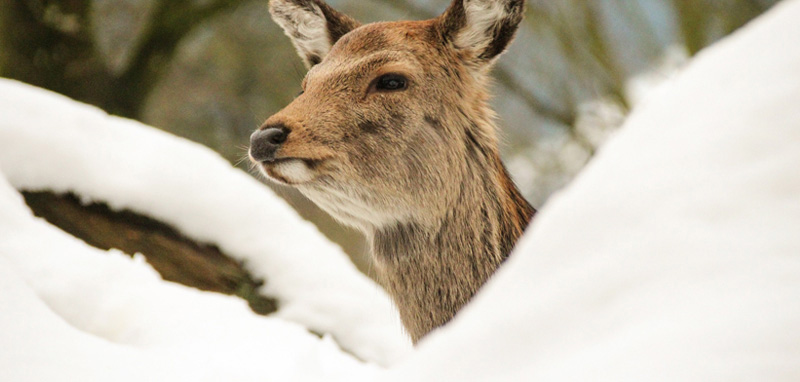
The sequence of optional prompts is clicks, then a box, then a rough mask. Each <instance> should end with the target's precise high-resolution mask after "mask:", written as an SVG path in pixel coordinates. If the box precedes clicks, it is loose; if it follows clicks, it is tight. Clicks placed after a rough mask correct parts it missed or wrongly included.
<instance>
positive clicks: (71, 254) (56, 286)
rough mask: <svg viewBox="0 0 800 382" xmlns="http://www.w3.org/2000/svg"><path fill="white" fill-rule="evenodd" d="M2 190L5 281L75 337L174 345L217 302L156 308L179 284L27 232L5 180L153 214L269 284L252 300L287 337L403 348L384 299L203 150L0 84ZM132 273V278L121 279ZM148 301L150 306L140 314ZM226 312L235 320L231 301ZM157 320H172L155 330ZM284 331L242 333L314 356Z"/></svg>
mask: <svg viewBox="0 0 800 382" xmlns="http://www.w3.org/2000/svg"><path fill="white" fill-rule="evenodd" d="M2 178H5V180H3V179H2ZM0 180H2V183H3V187H5V188H8V190H4V191H3V194H2V195H4V196H5V198H4V199H3V200H0V203H2V204H4V208H3V209H6V210H7V211H3V213H4V215H5V216H3V217H2V221H0V227H1V229H0V237H1V238H2V240H0V257H5V258H6V260H7V262H8V263H10V264H11V265H13V273H16V274H17V275H18V279H21V280H24V281H25V282H26V283H27V285H28V286H29V288H31V290H32V292H33V293H35V294H36V295H38V296H39V297H40V298H41V299H42V300H43V301H44V302H45V303H46V304H47V306H49V307H50V308H51V309H53V311H54V312H55V313H56V314H57V315H60V316H62V317H64V318H65V319H66V320H67V321H69V322H70V323H71V324H73V325H75V326H76V327H77V328H79V329H81V330H85V331H88V332H91V333H93V334H95V335H99V336H100V337H102V338H106V339H109V340H114V339H115V338H117V337H119V336H122V337H124V338H126V341H125V342H126V343H130V344H135V345H137V346H138V345H142V344H150V343H151V342H159V341H166V340H168V339H169V338H171V337H169V336H170V335H171V334H170V331H173V330H174V331H175V333H173V334H174V335H176V336H179V337H181V338H187V337H188V336H189V334H188V333H193V334H192V335H194V334H196V333H195V332H194V331H196V330H198V326H195V324H193V323H192V322H193V321H198V320H201V319H202V320H206V317H205V315H206V314H207V313H209V311H208V310H207V309H212V308H202V309H203V310H202V312H203V314H198V315H193V314H191V313H190V312H192V311H194V310H195V309H201V308H200V306H201V305H203V304H205V303H206V302H201V300H202V301H210V300H214V299H219V298H221V297H219V296H208V297H202V299H201V298H200V297H198V298H197V301H196V302H193V303H187V304H189V305H185V304H183V303H181V302H179V301H180V300H181V299H183V298H189V297H186V296H188V295H191V294H192V293H193V292H187V291H182V292H180V293H181V295H180V296H181V297H180V298H179V297H178V295H176V296H175V297H174V299H173V298H164V299H159V297H158V296H159V295H164V296H166V295H170V293H171V292H164V291H166V290H172V289H175V288H177V287H175V286H173V285H166V284H165V285H161V284H164V283H163V282H161V281H160V280H159V279H158V277H157V276H156V275H154V274H153V272H152V271H151V270H150V269H149V267H144V268H147V270H146V271H145V270H141V269H140V270H138V271H136V272H138V273H131V272H134V271H133V270H129V268H131V264H130V261H128V260H124V259H123V258H122V257H121V256H118V255H111V256H109V255H108V254H105V253H103V252H102V251H98V250H95V249H92V248H89V247H86V246H85V245H83V243H82V242H80V241H78V240H74V239H72V238H70V237H63V236H65V235H63V234H62V233H61V232H60V231H58V230H56V229H54V228H52V227H49V226H47V225H46V224H44V223H41V222H34V221H33V218H32V216H31V214H30V212H29V211H28V210H27V209H26V208H25V207H24V205H23V204H21V202H20V197H19V195H18V194H17V193H16V191H14V190H13V189H12V188H9V186H8V185H7V184H6V181H7V182H8V183H10V185H11V186H13V188H15V189H24V190H53V191H56V192H68V191H69V192H74V193H76V194H78V195H81V196H82V197H84V198H85V199H86V200H87V201H88V200H94V201H102V202H106V203H108V204H109V205H111V206H112V208H119V209H123V208H125V209H130V210H132V211H135V212H139V213H142V214H145V215H148V216H152V217H155V218H157V219H159V220H161V221H164V222H166V223H169V224H171V225H173V226H175V227H177V228H178V229H179V230H180V231H182V232H183V233H184V234H186V235H187V236H189V237H191V238H193V239H195V240H198V241H200V242H208V243H214V244H217V245H218V246H219V247H220V248H221V249H222V250H223V251H224V252H226V253H228V254H230V255H232V256H234V257H236V258H238V259H240V260H243V261H245V262H246V265H247V267H248V268H249V269H250V270H251V271H252V272H253V273H254V274H255V275H256V276H260V277H263V278H264V279H266V280H267V283H266V285H265V287H264V293H266V294H268V295H270V296H274V297H276V298H278V299H279V300H280V303H281V309H280V310H279V312H278V313H277V314H276V315H275V316H276V317H275V318H271V319H268V321H269V322H274V321H279V320H283V321H288V322H293V323H296V324H299V325H294V326H292V325H290V324H289V323H287V322H281V324H280V325H282V326H280V328H284V327H286V328H289V327H291V328H293V329H291V330H289V329H286V330H287V331H289V332H292V333H295V332H297V333H299V332H302V331H304V329H302V328H301V326H300V325H302V327H305V328H309V329H312V330H314V331H316V332H321V333H330V334H331V335H332V336H333V337H334V338H335V340H336V342H337V343H338V344H339V345H341V346H342V347H343V348H344V349H346V350H347V351H350V352H352V353H353V354H355V355H357V356H358V357H360V358H362V359H365V360H368V361H373V362H377V363H379V364H384V365H386V364H389V363H392V362H394V361H395V360H396V359H398V358H399V357H401V356H402V355H404V354H405V353H407V352H408V351H409V350H410V343H409V341H408V340H407V338H406V336H405V335H404V334H403V332H402V329H401V325H400V321H399V318H398V317H397V314H396V312H395V310H394V308H393V306H392V305H391V303H390V301H389V298H388V296H387V295H386V294H385V293H384V292H383V291H382V289H380V288H379V287H378V286H377V285H375V284H374V283H372V282H371V281H370V280H369V279H368V278H366V277H365V276H363V275H362V274H360V273H359V272H358V271H357V270H356V269H355V267H354V266H353V265H352V264H351V263H350V262H349V260H348V259H347V257H346V256H345V255H344V254H343V253H342V251H341V249H340V248H339V247H338V246H336V245H334V244H332V243H330V242H329V241H327V240H326V239H325V238H324V237H322V236H321V235H320V233H319V232H318V231H317V230H316V228H315V227H313V226H312V225H311V224H310V223H307V222H305V221H303V220H302V219H301V218H300V217H298V216H297V214H296V213H295V212H294V211H292V210H291V209H290V208H289V207H288V206H287V205H286V204H285V203H284V202H283V201H282V200H280V199H279V198H278V197H276V196H275V195H274V194H273V193H272V192H271V191H270V190H269V189H267V188H266V187H264V186H263V185H261V184H260V183H258V182H257V181H256V180H254V179H252V178H251V177H250V176H248V175H247V174H245V173H243V172H241V171H239V170H237V169H234V168H232V167H231V166H230V165H229V164H228V163H227V162H225V161H224V160H223V159H222V158H221V157H219V156H218V155H217V154H215V153H213V152H212V151H211V150H209V149H207V148H205V147H202V146H200V145H197V144H193V143H191V142H189V141H187V140H184V139H180V138H177V137H174V136H172V135H169V134H167V133H164V132H162V131H159V130H156V129H154V128H151V127H148V126H145V125H142V124H140V123H137V122H135V121H130V120H126V119H122V118H117V117H111V116H108V115H106V114H105V113H103V112H102V111H100V110H98V109H96V108H93V107H89V106H86V105H81V104H77V103H75V102H74V101H71V100H68V99H67V98H65V97H63V96H60V95H57V94H54V93H50V92H47V91H44V90H41V89H37V88H34V87H31V86H28V85H24V84H21V83H18V82H14V81H10V80H5V79H0ZM10 211H14V212H13V213H12V212H10ZM34 223H35V224H34ZM94 257H99V258H104V259H105V258H114V259H115V260H113V261H114V262H115V263H114V264H115V265H113V267H118V268H119V269H117V268H105V267H106V266H105V265H101V263H99V262H98V261H101V260H95V259H93V258H94ZM102 261H112V260H107V259H105V260H102ZM93 267H100V268H97V269H95V268H93ZM140 268H142V267H140ZM109 269H111V270H109ZM129 273H130V274H129ZM132 275H135V276H132ZM143 275H148V276H147V278H148V280H149V279H152V283H151V284H152V285H151V287H152V290H144V289H143V290H141V291H139V292H137V291H136V290H137V289H138V288H139V287H140V286H141V287H142V288H144V286H143V285H145V284H141V285H140V282H139V281H141V280H138V278H140V277H145V276H143ZM131 277H133V278H134V279H135V280H128V279H129V278H131ZM147 285H150V284H147ZM112 292H113V293H112ZM115 293H118V294H115ZM176 293H178V292H176ZM202 295H206V294H202ZM146 299H154V300H156V301H154V302H153V303H152V304H151V303H147V304H145V305H141V304H144V300H146ZM189 299H190V300H191V299H192V298H189ZM193 301H194V300H193ZM226 301H227V300H226ZM134 302H135V303H134ZM124 303H131V304H132V305H130V306H122V305H123V304H124ZM140 303H141V304H140ZM192 304H195V305H192ZM224 304H226V305H225V306H227V305H235V306H236V307H237V308H235V310H236V311H237V312H239V311H241V310H242V309H239V308H238V307H239V305H241V303H239V302H238V301H237V302H236V303H233V302H230V301H229V302H225V303H224ZM221 306H222V305H220V309H221ZM225 309H229V308H225ZM230 309H234V308H230ZM140 310H143V311H140ZM180 310H183V311H184V313H180V312H177V311H180ZM240 313H241V312H240ZM162 314H164V315H166V316H169V317H173V318H174V321H170V320H172V318H170V319H169V320H167V319H165V318H164V319H163V320H162V318H159V316H160V315H162ZM237 314H238V313H237ZM242 314H243V313H242ZM148 315H152V317H151V316H148ZM225 316H226V317H227V314H226V315H225ZM131 317H134V318H131ZM236 317H238V316H236ZM150 319H153V320H155V321H154V323H155V324H156V325H163V327H162V328H161V329H163V330H161V329H159V330H156V329H154V327H145V324H146V323H149V320H150ZM226 319H227V318H226ZM231 319H232V318H231ZM159 320H160V321H159ZM184 320H185V321H186V322H185V323H184ZM213 322H214V323H215V324H218V325H220V328H219V329H217V330H212V329H210V328H211V324H210V323H208V324H202V325H201V326H202V327H203V328H205V329H206V330H211V331H212V332H213V333H209V334H208V335H212V334H213V335H215V336H222V335H223V333H224V334H225V335H232V336H235V335H236V334H242V333H228V332H227V330H228V329H230V327H231V325H230V324H226V325H223V324H222V321H213ZM226 322H227V321H226ZM198 325H200V324H198ZM259 325H261V326H259ZM263 325H265V324H258V325H256V327H254V328H253V330H261V329H260V328H261V327H262V326H263ZM269 325H278V324H272V323H271V324H269ZM277 327H278V326H275V328H277ZM182 328H185V329H186V331H187V332H186V333H184V332H183V329H182ZM257 328H258V329H257ZM0 330H5V328H4V327H0ZM220 330H222V332H220ZM281 330H283V329H281ZM279 331H280V330H278V329H271V331H270V333H275V332H279ZM181 333H182V334H181ZM297 333H295V334H297ZM295 334H292V335H290V336H289V337H286V338H284V337H275V336H264V337H262V336H261V335H256V334H253V335H252V336H253V338H256V337H258V338H260V339H261V340H263V341H265V342H270V341H274V342H275V343H274V344H273V345H270V346H273V347H279V346H284V345H286V346H288V347H292V346H295V345H294V344H292V345H287V344H285V343H283V342H282V339H287V340H289V339H291V341H289V342H294V341H297V343H298V344H300V343H305V344H306V345H303V346H307V349H312V348H313V349H315V348H316V347H318V346H320V345H313V346H312V345H311V344H309V343H308V341H310V340H301V339H297V338H295V337H294V336H295ZM297 335H298V336H299V334H297ZM162 336H167V337H162ZM245 337H247V336H245ZM198 338H205V337H198ZM304 341H305V342H304ZM317 342H319V341H317ZM297 346H300V345H297ZM250 349H251V350H254V351H255V350H256V349H255V348H250ZM255 354H257V353H255ZM262 354H269V353H262ZM287 354H291V351H288V350H287ZM261 358H262V359H264V358H265V357H261ZM248 359H249V358H248ZM276 362H281V361H277V360H276ZM273 363H274V362H273V361H268V364H270V365H272V364H273ZM295 363H296V362H288V363H287V362H283V364H284V365H286V364H292V365H294V364H295ZM295 366H296V365H295Z"/></svg>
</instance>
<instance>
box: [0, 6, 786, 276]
mask: <svg viewBox="0 0 800 382" xmlns="http://www.w3.org/2000/svg"><path fill="white" fill-rule="evenodd" d="M329 2H330V3H331V4H332V5H333V6H335V7H336V8H338V9H340V10H342V11H344V12H345V13H348V14H350V15H352V16H354V17H356V18H357V19H359V20H360V21H362V22H371V21H380V20H397V19H425V18H430V17H434V16H436V15H438V14H439V13H441V11H442V10H443V9H444V8H445V7H446V5H447V3H449V1H448V0H435V1H422V0H371V1H365V0H330V1H329ZM776 2H777V1H776V0H597V1H590V0H561V1H547V0H529V1H528V9H527V15H526V20H525V22H524V24H523V25H522V27H521V28H520V31H519V34H518V37H517V40H516V41H515V42H514V44H513V46H512V48H511V49H510V51H509V52H508V53H507V54H506V55H505V56H504V57H503V58H502V59H501V60H500V62H499V64H498V65H497V67H496V69H495V70H494V76H495V78H496V83H495V86H494V92H495V98H494V100H493V103H494V105H495V109H496V110H497V111H498V114H499V116H500V119H501V122H500V126H502V129H503V132H502V135H503V137H504V145H503V147H502V150H503V154H504V159H505V162H506V163H507V165H508V167H509V169H510V171H511V172H512V175H513V177H514V179H515V181H516V182H517V183H518V185H519V186H520V188H521V189H522V191H523V192H524V193H525V195H526V196H527V197H528V199H529V200H530V201H531V202H532V204H533V205H535V206H537V207H538V206H541V205H542V204H543V203H544V201H545V200H547V198H548V196H549V195H551V194H552V193H553V192H554V191H556V190H558V189H559V188H560V187H562V186H563V185H564V184H565V183H567V182H568V181H569V180H570V179H571V178H572V176H573V175H574V174H576V172H577V171H578V170H579V169H580V168H581V167H582V166H583V165H584V164H585V163H586V161H587V160H588V159H589V158H590V157H591V156H592V155H593V154H594V152H595V151H596V150H597V149H598V147H599V146H600V145H601V144H602V142H603V141H604V140H605V139H606V137H607V136H608V135H609V134H610V133H612V132H613V131H614V130H615V129H616V128H617V127H618V126H620V124H621V123H622V122H623V121H624V119H625V116H626V115H627V114H628V112H629V111H630V110H631V108H632V107H633V106H634V105H636V104H637V103H638V102H640V101H641V100H642V99H643V98H644V97H645V95H646V94H647V92H648V90H649V89H651V88H652V87H653V86H654V85H655V84H657V83H658V82H659V81H660V80H662V79H664V78H665V77H666V76H668V75H669V74H670V73H671V72H673V71H674V70H675V69H678V68H680V66H681V65H682V64H683V63H684V62H686V61H687V59H688V58H689V57H691V56H692V55H694V54H695V53H697V52H698V51H699V50H700V49H702V48H703V47H705V46H708V45H709V44H711V43H713V42H715V41H717V40H718V39H720V38H722V37H723V36H725V35H727V34H730V33H731V32H733V31H735V30H736V29H737V28H739V27H740V26H742V25H744V24H745V23H747V22H748V21H749V20H751V19H753V18H754V17H756V16H758V15H759V14H761V13H763V12H765V11H766V10H767V9H769V8H770V7H771V6H772V5H774V3H776ZM267 3H268V2H267V0H169V1H167V0H0V76H2V77H8V78H13V79H18V80H21V81H24V82H27V83H30V84H33V85H36V86H40V87H44V88H47V89H51V90H54V91H56V92H59V93H62V94H65V95H67V96H69V97H71V98H73V99H76V100H79V101H83V102H86V103H90V104H93V105H96V106H99V107H101V108H102V109H104V110H105V111H107V112H109V113H111V114H116V115H120V116H124V117H129V118H133V119H137V120H140V121H142V122H144V123H146V124H150V125H153V126H156V127H159V128H161V129H164V130H167V131H169V132H172V133H174V134H177V135H180V136H183V137H187V138H189V139H192V140H194V141H197V142H200V143H202V144H204V145H206V146H208V147H211V148H213V149H214V150H216V151H217V152H219V153H220V154H222V155H223V156H224V157H225V158H227V159H228V160H229V161H230V162H231V163H234V164H237V165H239V166H241V167H243V168H246V167H247V161H246V160H243V159H242V158H243V157H244V156H245V154H246V145H247V142H248V137H249V135H250V134H251V132H252V131H253V130H254V129H255V128H256V127H257V126H258V125H259V124H260V123H261V122H262V121H263V120H264V119H266V118H267V117H268V116H270V115H271V114H272V113H274V112H277V111H278V110H280V109H281V108H282V107H283V105H286V104H287V103H288V102H289V101H290V100H291V99H292V98H293V97H294V96H295V95H296V94H297V92H298V91H299V84H300V81H301V79H302V78H303V76H304V73H305V69H304V67H303V65H302V63H301V61H300V60H299V58H297V56H296V54H295V52H294V50H293V48H292V47H291V45H290V43H289V41H288V39H287V38H286V37H285V36H284V35H283V33H282V32H281V30H280V29H279V28H278V26H277V25H275V24H274V23H273V22H272V21H271V20H270V18H269V13H268V10H267ZM278 192H279V193H280V194H281V195H282V196H284V197H285V198H286V199H288V200H289V201H290V203H291V204H292V205H293V206H294V207H295V208H296V209H297V210H298V211H300V213H301V215H303V216H304V217H305V218H306V219H309V220H311V221H313V222H314V223H315V224H317V226H319V227H320V229H321V230H322V231H323V232H324V233H325V234H326V235H327V236H328V237H330V238H332V239H333V240H334V241H336V242H337V243H339V244H340V245H342V246H343V248H344V249H345V251H346V252H348V253H349V254H350V255H351V256H353V257H354V258H355V260H356V262H357V263H358V264H359V266H360V267H362V269H367V268H368V265H366V262H365V260H364V248H365V246H364V243H363V241H362V239H361V238H360V236H359V234H357V233H355V232H352V231H349V230H347V229H345V228H342V227H341V226H340V225H339V224H337V223H336V222H334V221H332V220H331V219H330V218H329V217H327V215H326V214H325V213H324V212H321V211H320V210H318V209H317V208H316V207H315V206H313V205H312V204H311V203H310V202H308V201H307V200H305V199H304V198H303V197H302V196H300V195H299V194H297V193H295V192H293V191H292V190H288V189H282V188H281V189H278Z"/></svg>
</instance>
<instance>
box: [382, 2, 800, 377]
mask: <svg viewBox="0 0 800 382" xmlns="http://www.w3.org/2000/svg"><path fill="white" fill-rule="evenodd" d="M798 20H800V1H796V0H795V1H788V2H783V3H781V4H778V5H777V6H776V8H775V9H774V10H772V11H771V12H769V13H768V14H767V15H765V16H764V17H762V18H760V19H758V20H756V21H755V22H753V23H752V24H751V25H749V26H747V27H746V28H744V29H743V30H741V31H739V32H738V33H736V34H735V35H733V36H731V37H730V38H728V39H726V40H725V41H723V42H721V43H719V44H717V45H716V46H714V47H712V48H710V49H708V50H707V51H704V52H702V53H701V54H700V55H699V56H698V57H697V58H696V59H695V60H694V62H693V63H691V64H690V65H689V67H688V68H687V69H686V71H685V72H683V73H682V74H681V75H679V77H678V78H676V79H675V81H674V82H671V83H670V84H668V85H667V87H666V88H663V89H661V90H660V92H659V93H658V94H655V95H654V98H652V99H650V100H649V101H647V103H646V104H645V105H644V107H643V108H641V109H639V110H636V111H635V112H634V115H632V116H631V117H630V119H629V120H628V121H627V124H626V125H625V126H624V127H623V129H622V131H621V132H620V133H619V134H618V136H617V137H616V138H615V139H614V140H613V141H612V142H611V143H609V144H608V145H607V146H605V147H604V148H603V150H602V152H601V153H600V154H599V155H598V156H597V158H596V159H595V160H594V161H593V162H592V163H591V164H590V165H589V167H588V168H587V169H585V170H584V172H583V173H582V174H581V175H580V176H579V177H578V179H577V180H576V181H575V182H574V183H573V184H572V185H571V186H570V187H569V188H568V189H567V190H566V191H565V192H563V193H562V194H561V195H559V196H557V197H556V198H555V199H554V200H553V201H552V202H551V203H550V204H549V205H547V206H545V208H544V210H543V211H542V212H541V213H540V214H539V215H538V216H537V218H536V221H535V222H534V223H533V226H532V227H531V228H530V229H529V232H528V233H527V235H526V237H525V238H524V239H523V241H522V243H521V244H520V245H519V247H518V248H517V250H516V252H515V254H514V255H513V256H512V257H511V258H510V260H509V262H508V264H507V266H505V267H504V268H502V269H501V270H500V272H499V273H498V274H497V276H496V277H495V278H494V279H493V280H492V281H491V282H490V283H489V284H487V286H486V288H485V289H484V290H483V291H482V293H480V294H479V295H478V296H477V297H476V299H475V301H474V302H473V303H472V304H470V305H469V306H468V307H467V308H466V309H465V310H464V311H463V312H462V314H460V315H459V316H458V317H456V319H455V320H454V321H453V322H452V324H450V325H448V326H447V327H445V328H444V329H442V330H440V331H439V332H437V333H434V334H433V335H432V336H431V337H430V338H428V341H423V343H422V344H421V346H420V347H419V349H418V350H417V351H416V352H415V353H414V355H413V356H412V358H411V359H409V361H408V362H407V363H405V364H404V365H402V366H401V367H399V368H398V369H397V370H395V376H396V379H393V380H397V381H460V382H467V381H657V380H664V381H711V380H714V381H733V380H745V381H766V380H769V381H778V380H780V381H798V380H800V23H798Z"/></svg>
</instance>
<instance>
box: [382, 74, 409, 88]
mask: <svg viewBox="0 0 800 382" xmlns="http://www.w3.org/2000/svg"><path fill="white" fill-rule="evenodd" d="M407 87H408V79H407V78H405V77H404V76H403V75H400V74H384V75H382V76H380V77H378V78H377V79H375V85H374V90H377V91H382V92H393V91H398V90H405V89H406V88H407Z"/></svg>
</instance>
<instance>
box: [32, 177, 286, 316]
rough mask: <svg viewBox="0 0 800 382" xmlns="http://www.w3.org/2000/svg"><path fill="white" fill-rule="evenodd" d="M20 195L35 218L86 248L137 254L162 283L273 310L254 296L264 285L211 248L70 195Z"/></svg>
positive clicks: (272, 305) (139, 217)
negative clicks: (73, 238) (82, 201)
mask: <svg viewBox="0 0 800 382" xmlns="http://www.w3.org/2000/svg"><path fill="white" fill-rule="evenodd" d="M22 194H23V196H24V197H25V201H26V202H27V203H28V206H29V207H30V208H31V209H32V210H33V212H34V214H35V215H36V216H39V217H42V218H44V219H45V220H47V221H48V222H50V223H51V224H53V225H55V226H57V227H59V228H61V229H62V230H64V231H66V232H67V233H69V234H70V235H72V236H75V237H77V238H79V239H82V240H83V241H85V242H86V243H87V244H89V245H91V246H94V247H97V248H101V249H110V248H116V249H119V250H121V251H122V252H125V253H127V254H129V255H133V254H135V253H141V254H142V255H144V257H145V258H146V259H147V262H148V263H150V265H152V266H153V268H155V269H156V270H157V271H158V272H159V273H160V274H161V276H162V277H163V278H164V279H165V280H168V281H174V282H178V283H181V284H184V285H188V286H191V287H195V288H198V289H201V290H205V291H213V292H219V293H224V294H229V295H236V296H239V297H241V298H243V299H245V300H247V302H248V303H249V304H250V307H251V308H252V309H253V311H255V312H256V313H259V314H269V313H272V312H274V311H275V310H276V309H277V302H276V301H275V300H274V299H272V298H269V297H265V296H262V295H260V294H259V293H258V288H259V287H260V286H261V285H262V284H263V281H260V280H256V279H255V278H254V277H253V276H252V275H250V274H249V273H248V272H247V270H246V269H245V268H244V266H243V264H241V263H239V262H237V261H234V260H232V259H231V258H230V257H228V256H226V255H225V254H224V253H222V252H221V251H220V250H219V248H217V247H216V246H213V245H208V244H203V243H198V242H196V241H193V240H191V239H189V238H187V237H185V236H183V235H182V234H181V233H180V232H178V231H177V230H176V229H174V228H172V227H170V226H168V225H166V224H164V223H161V222H158V221H156V220H154V219H152V218H149V217H146V216H143V215H140V214H136V213H133V212H131V211H113V210H111V209H110V208H109V207H108V206H107V205H105V204H101V203H92V204H88V205H85V204H82V203H81V202H80V200H79V199H78V198H77V197H75V196H74V195H72V194H67V195H55V194H53V193H50V192H23V193H22Z"/></svg>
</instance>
